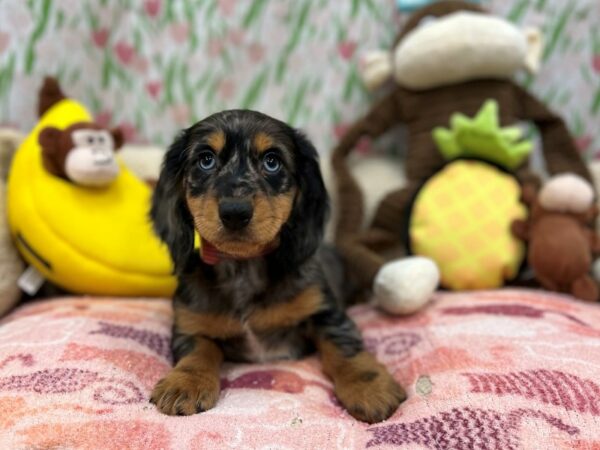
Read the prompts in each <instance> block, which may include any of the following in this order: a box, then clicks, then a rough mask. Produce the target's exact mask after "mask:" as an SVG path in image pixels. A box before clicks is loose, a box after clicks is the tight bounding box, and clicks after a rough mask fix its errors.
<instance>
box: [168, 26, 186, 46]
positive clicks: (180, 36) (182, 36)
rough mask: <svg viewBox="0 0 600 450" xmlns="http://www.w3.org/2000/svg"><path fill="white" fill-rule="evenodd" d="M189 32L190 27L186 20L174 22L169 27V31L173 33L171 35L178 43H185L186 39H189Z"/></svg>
mask: <svg viewBox="0 0 600 450" xmlns="http://www.w3.org/2000/svg"><path fill="white" fill-rule="evenodd" d="M189 32H190V27H189V25H188V24H187V23H184V22H180V23H174V24H173V25H171V26H170V27H169V33H171V37H172V38H173V40H174V41H175V42H177V43H178V44H183V43H184V42H185V41H187V38H188V35H189Z"/></svg>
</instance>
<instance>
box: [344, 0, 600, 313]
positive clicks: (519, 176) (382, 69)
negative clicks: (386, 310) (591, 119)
mask: <svg viewBox="0 0 600 450" xmlns="http://www.w3.org/2000/svg"><path fill="white" fill-rule="evenodd" d="M474 36H477V39H474V38H473V37H474ZM540 41H541V38H540V36H539V35H538V34H535V33H531V32H528V31H523V30H520V29H518V28H517V27H516V26H514V25H512V24H510V23H509V22H508V21H506V20H504V19H502V18H499V17H494V16H492V15H490V14H489V13H487V12H486V11H485V10H484V9H482V8H481V7H479V6H478V5H474V4H473V3H469V2H466V1H440V2H436V3H433V4H432V5H430V6H427V7H425V8H422V9H421V10H419V11H417V12H416V13H415V14H413V15H412V16H411V18H409V20H408V22H407V23H406V25H405V27H404V29H403V30H401V32H400V33H399V35H398V38H397V39H396V42H395V44H394V49H393V51H392V53H391V54H389V53H388V54H387V56H385V54H383V53H381V54H380V55H379V56H378V57H375V58H372V59H371V60H370V61H368V62H367V65H368V66H369V67H367V69H366V72H367V75H368V76H367V77H366V78H368V80H367V82H368V84H370V85H371V87H372V86H375V85H378V84H381V82H382V81H384V80H385V79H386V77H389V76H390V75H391V77H393V81H392V82H393V84H394V86H393V88H392V90H391V91H390V92H389V93H387V94H385V95H383V97H382V98H381V99H380V100H379V101H378V102H377V103H376V104H375V105H374V106H373V107H372V108H371V110H370V111H369V112H368V113H367V114H366V116H365V117H363V118H362V119H360V120H358V121H357V122H356V123H355V124H354V125H353V126H352V127H350V129H349V131H348V132H347V134H346V135H345V136H344V137H343V138H342V139H341V141H340V142H339V144H338V145H337V147H336V148H335V149H334V151H333V155H332V164H333V168H334V171H335V174H336V178H337V190H338V198H339V209H338V222H337V229H336V242H337V245H338V248H339V249H340V251H341V253H342V254H343V255H344V257H345V260H346V261H347V264H348V266H349V267H350V270H352V272H353V274H354V277H355V279H356V280H357V281H358V282H359V283H360V284H361V286H362V287H363V288H365V289H369V288H371V287H372V286H373V283H374V281H375V293H376V295H377V285H378V282H377V277H379V275H381V273H382V271H384V270H385V269H386V266H389V264H386V263H389V262H390V261H393V260H394V259H397V258H401V257H404V256H405V255H406V252H407V251H408V250H409V249H411V247H412V246H413V244H414V242H413V241H411V239H412V238H413V236H414V234H412V232H413V231H412V230H413V229H412V228H411V227H412V226H413V225H414V223H413V222H411V217H413V216H412V212H413V211H412V210H411V208H413V207H414V204H415V203H414V201H415V198H416V197H417V194H418V193H420V192H423V189H422V188H423V187H424V186H425V185H426V184H427V183H428V182H429V181H430V180H432V179H433V177H434V176H438V175H439V174H440V173H441V171H442V169H444V168H446V167H449V165H450V164H451V163H453V162H454V161H457V162H458V161H460V159H461V155H459V156H458V157H457V158H456V159H454V160H449V159H448V158H447V157H446V156H445V155H444V154H443V153H442V151H440V145H439V141H438V140H437V139H436V138H435V137H434V131H435V130H436V129H440V128H443V127H448V126H449V124H450V125H451V124H452V123H453V122H456V123H458V124H460V123H463V122H465V121H466V119H468V120H469V121H471V122H473V123H476V122H477V120H476V118H477V117H478V116H485V113H486V112H487V111H488V110H489V111H493V110H495V111H493V112H494V113H495V117H492V119H491V123H492V124H497V125H498V129H499V132H498V136H499V139H504V138H506V137H508V138H509V139H510V136H514V128H512V127H513V126H514V125H515V124H517V123H519V122H520V121H529V122H531V123H533V124H534V125H535V126H536V127H537V129H538V131H539V133H540V136H541V141H542V146H543V153H544V159H545V163H546V167H547V169H548V171H549V172H550V174H556V173H563V172H572V173H575V174H578V175H580V176H582V177H583V178H585V179H587V180H590V179H591V178H590V175H589V173H588V170H587V168H586V165H585V164H584V162H583V161H582V159H581V157H580V156H579V154H578V151H577V149H576V146H575V144H574V140H573V139H572V137H571V135H570V134H569V132H568V130H567V128H566V126H565V123H564V122H563V120H562V118H561V117H560V116H558V115H557V114H555V113H554V112H552V111H551V110H550V109H549V108H547V107H546V106H545V105H544V104H543V103H542V102H540V101H539V100H537V99H536V98H534V97H533V96H532V95H531V94H530V93H529V92H528V91H527V90H525V89H524V88H522V87H520V86H519V85H517V84H516V83H514V82H513V81H512V75H513V74H514V73H516V72H517V71H518V70H519V69H522V68H529V69H531V70H534V69H535V67H536V63H535V61H536V59H537V58H536V56H539V54H540V49H539V47H540V45H541V44H540ZM369 80H370V82H369ZM486 105H488V106H489V105H491V106H489V107H488V106H486ZM481 113H483V114H481ZM457 115H458V116H459V118H458V119H457V120H456V121H455V120H454V117H456V116H457ZM472 118H473V119H472ZM400 124H404V125H405V126H406V129H407V139H408V142H407V144H408V151H407V154H406V158H405V161H404V165H405V171H406V178H407V184H406V186H405V187H404V188H402V189H399V190H396V191H393V192H391V193H390V194H389V195H387V197H385V198H384V199H383V200H382V202H381V203H380V204H379V207H378V209H377V211H376V214H375V217H374V220H373V222H372V223H371V224H370V226H369V227H368V229H366V230H363V229H361V226H362V225H361V224H362V222H363V217H364V211H363V209H364V207H363V202H362V193H361V189H360V187H359V185H358V183H357V182H356V180H355V178H354V176H353V174H352V173H351V171H350V169H349V167H348V163H347V157H348V155H349V154H350V153H351V152H352V150H353V148H354V147H355V145H356V144H357V143H358V141H359V140H360V139H361V138H364V137H369V138H372V139H375V138H378V137H379V136H381V135H383V134H384V133H386V132H387V131H389V130H391V129H392V128H394V127H395V126H397V125H400ZM450 128H452V126H451V127H450ZM471 137H476V136H474V135H472V136H471ZM470 142H471V143H472V142H473V140H471V141H470ZM488 143H489V142H486V143H484V146H485V144H488ZM499 143H500V144H503V142H501V141H499ZM459 144H461V142H460V141H459ZM462 144H463V146H462V147H461V146H460V145H456V146H455V148H456V150H457V153H460V152H462V157H463V158H464V157H469V151H471V150H473V149H472V148H468V146H466V145H464V144H465V141H462ZM509 144H517V145H518V144H519V142H516V143H515V142H509ZM508 147H510V145H509V146H508ZM452 149H453V150H454V148H452ZM480 149H481V147H480V148H479V149H475V150H480ZM492 162H493V161H492ZM506 172H508V175H509V176H511V177H513V178H514V179H515V180H517V181H518V183H516V184H515V183H513V186H516V188H514V189H512V191H511V192H510V195H511V201H513V202H514V204H515V205H519V192H518V191H519V190H520V184H519V183H523V182H525V181H531V180H535V176H534V175H533V174H532V173H531V172H530V171H529V158H528V157H525V158H524V159H523V160H521V161H519V163H518V164H516V165H514V166H512V167H510V168H509V169H508V170H507V171H506ZM446 179H447V178H446ZM487 186H489V183H479V184H475V185H474V187H473V188H471V187H468V188H465V189H463V192H465V193H477V192H482V193H483V192H485V191H484V190H483V189H484V188H485V187H487ZM454 194H456V195H455V198H458V199H460V198H461V196H460V195H461V192H460V191H458V190H456V191H454ZM513 197H514V200H513V199H512V198H513ZM486 198H488V199H490V201H489V202H488V203H487V204H485V205H483V207H484V208H486V209H488V210H489V208H490V207H491V209H492V210H493V209H494V207H495V206H494V200H491V199H492V196H491V195H488V196H486ZM499 198H506V196H504V197H502V194H500V195H499ZM458 203H460V201H458ZM446 204H447V202H440V205H442V206H445V205H446ZM459 206H460V205H459ZM479 211H481V210H475V209H473V210H471V211H467V213H466V215H470V216H474V217H475V218H477V216H478V214H479ZM513 218H516V217H511V218H508V219H507V221H506V222H507V223H506V226H504V225H503V224H502V226H501V227H498V229H499V230H500V231H499V232H498V233H497V234H494V232H490V233H489V234H486V236H485V238H482V236H477V238H479V241H481V242H482V243H483V244H484V245H487V244H488V243H490V242H494V241H496V239H497V238H498V236H499V234H500V233H501V234H502V236H503V237H506V238H508V239H513V236H512V235H511V233H510V230H509V228H510V223H511V221H512V219H513ZM453 219H454V223H455V228H456V229H460V227H461V224H462V223H463V222H462V219H461V217H457V216H454V217H453ZM472 229H479V227H478V226H474V227H473V228H472ZM442 244H445V242H444V243H442ZM468 245H471V247H474V248H475V249H476V250H477V249H479V247H480V246H479V245H476V240H475V239H473V240H471V241H467V246H468ZM511 245H513V244H512V243H511ZM514 245H519V242H518V240H514ZM412 249H413V250H414V247H412ZM446 250H447V251H446ZM459 250H460V251H462V252H463V253H464V251H465V246H463V247H462V248H460V249H459ZM444 251H445V252H446V257H447V258H450V259H452V257H453V256H452V253H453V252H454V251H455V248H449V249H444ZM415 253H416V254H420V255H424V256H429V255H427V254H423V253H418V252H415ZM514 253H517V252H516V251H515V252H514ZM497 255H498V253H496V254H495V255H493V256H497ZM519 258H521V259H522V258H523V252H522V251H520V255H519ZM432 259H434V261H435V262H436V264H437V265H438V267H440V269H442V266H441V264H440V260H436V259H435V258H433V257H432ZM400 261H402V260H400ZM485 264H486V261H482V264H481V265H480V267H483V268H485ZM513 264H514V265H515V266H516V267H518V265H519V264H518V262H517V263H513ZM495 271H496V272H497V273H503V271H502V267H499V266H496V267H495ZM409 272H410V273H409V274H408V275H407V276H410V277H411V278H412V280H418V279H420V278H421V276H420V275H415V273H413V272H412V271H409ZM419 272H422V271H419ZM429 272H431V271H429ZM431 278H432V279H433V278H434V277H431ZM389 279H398V276H396V275H394V276H390V277H389ZM441 279H442V285H444V272H443V270H442V276H441ZM409 281H410V280H409ZM502 282H503V280H501V281H500V285H501V284H502ZM411 283H412V281H410V283H407V284H408V285H410V284H411ZM427 287H428V288H429V287H430V285H428V286H427ZM447 287H452V286H451V285H450V286H447ZM390 292H392V290H390ZM394 292H396V294H397V295H401V292H400V290H399V289H395V290H394ZM376 300H377V299H376ZM396 300H397V301H404V300H402V299H396ZM396 300H394V301H396ZM394 301H392V303H394ZM413 309H414V308H413Z"/></svg>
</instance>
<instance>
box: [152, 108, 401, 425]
mask: <svg viewBox="0 0 600 450" xmlns="http://www.w3.org/2000/svg"><path fill="white" fill-rule="evenodd" d="M327 212H328V199H327V193H326V191H325V187H324V184H323V180H322V178H321V173H320V170H319V164H318V160H317V153H316V150H315V148H314V147H313V145H312V144H311V143H310V142H309V141H308V140H307V138H306V137H305V136H304V135H303V134H301V133H300V132H298V131H297V130H294V129H292V128H290V127H289V126H288V125H286V124H285V123H283V122H280V121H278V120H275V119H272V118H270V117H268V116H265V115H264V114H260V113H257V112H252V111H242V110H234V111H225V112H222V113H219V114H215V115H213V116H210V117H208V118H207V119H205V120H202V121H201V122H199V123H197V124H196V125H193V126H192V127H190V128H188V129H187V130H185V131H183V132H182V134H181V135H180V136H179V138H178V139H177V140H176V141H175V143H173V145H172V146H171V148H170V149H169V151H168V152H167V154H166V157H165V160H164V163H163V168H162V172H161V175H160V178H159V181H158V184H157V186H156V191H155V194H154V199H153V205H152V211H151V217H152V220H153V221H154V224H155V229H156V231H157V233H158V235H159V236H160V238H161V239H162V240H163V241H164V242H165V243H166V244H167V246H168V247H169V250H170V252H171V255H172V258H173V261H174V265H175V270H176V273H177V276H178V280H179V286H178V288H177V292H176V294H175V299H174V310H175V323H174V327H173V341H172V348H173V355H174V358H175V362H176V365H175V367H174V368H173V369H172V370H171V371H170V372H169V373H168V374H167V375H166V377H165V378H163V379H162V380H161V381H160V382H159V383H158V384H157V385H156V387H155V388H154V391H153V393H152V398H151V401H152V402H153V403H155V404H156V405H157V407H158V409H159V410H160V411H162V412H163V413H166V414H171V415H174V414H178V415H189V414H194V413H197V412H201V411H205V410H207V409H210V408H212V407H213V406H214V405H215V403H216V402H217V399H218V397H219V384H220V382H219V368H220V365H221V363H222V361H223V360H224V359H227V360H232V361H268V360H273V359H285V358H299V357H301V356H303V355H306V354H307V353H309V352H310V351H312V350H313V349H314V348H315V347H316V348H317V350H318V351H319V352H320V355H321V360H322V364H323V369H324V371H325V372H326V374H327V375H328V376H330V377H331V379H332V380H333V383H334V389H335V394H336V396H337V397H338V399H339V401H340V402H341V403H342V404H343V405H344V406H345V407H346V408H347V410H348V411H349V412H350V414H352V415H353V416H354V417H356V418H357V419H360V420H363V421H366V422H378V421H381V420H384V419H386V418H388V417H389V416H390V415H391V414H393V413H394V411H395V410H396V408H397V407H398V405H399V404H400V403H401V402H402V401H403V400H404V398H405V394H404V391H403V390H402V388H401V387H400V386H399V385H398V384H397V383H396V382H395V381H394V379H393V378H392V377H391V376H390V374H389V373H388V371H387V370H386V368H385V367H384V366H383V365H381V364H379V363H378V362H377V361H376V360H375V358H374V357H373V356H372V355H371V354H369V353H367V352H366V351H365V350H364V348H363V344H362V340H361V336H360V334H359V332H358V330H357V328H356V326H355V325H354V323H353V322H352V321H351V320H350V318H349V317H348V316H347V315H346V312H345V310H344V301H345V300H344V291H345V288H344V286H345V283H346V281H347V280H344V274H343V268H342V265H341V262H340V260H339V259H338V258H337V255H336V254H335V253H334V252H333V251H331V250H329V249H327V248H325V247H323V246H322V245H321V243H322V234H323V228H324V222H325V220H326V216H327ZM195 232H197V233H198V234H199V236H200V237H201V240H202V250H201V251H200V252H197V251H194V233H195Z"/></svg>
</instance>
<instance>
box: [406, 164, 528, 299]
mask: <svg viewBox="0 0 600 450" xmlns="http://www.w3.org/2000/svg"><path fill="white" fill-rule="evenodd" d="M520 192H521V189H520V186H519V183H518V182H517V180H516V179H515V178H514V177H513V176H511V175H509V174H507V173H505V172H502V171H501V170H499V169H497V168H496V167H494V166H492V165H490V164H487V163H485V162H481V161H476V160H457V161H454V162H452V163H449V164H448V165H447V166H445V167H444V168H443V169H442V170H441V171H439V172H438V173H437V174H435V175H434V176H433V177H432V178H430V179H429V180H428V181H427V182H426V183H425V185H424V186H423V188H422V189H421V190H420V191H419V193H418V194H417V196H416V198H415V202H414V205H413V208H412V214H411V219H410V225H409V226H410V229H409V235H410V246H411V250H412V252H413V253H414V254H417V255H422V256H428V257H430V258H432V259H433V260H434V261H436V263H437V264H438V266H439V268H440V272H441V284H442V286H443V287H446V288H449V289H454V290H472V289H491V288H497V287H500V286H502V285H503V284H504V282H505V281H507V280H510V279H512V278H514V277H515V276H516V275H517V273H518V270H519V267H520V265H521V263H522V261H523V258H524V255H525V249H524V245H523V244H522V243H521V242H520V241H519V240H518V239H516V238H515V237H514V236H513V235H512V233H511V231H510V226H511V223H512V222H513V220H515V219H523V218H525V217H526V215H527V211H526V209H525V207H524V205H523V204H522V203H521V202H520V200H519V197H520Z"/></svg>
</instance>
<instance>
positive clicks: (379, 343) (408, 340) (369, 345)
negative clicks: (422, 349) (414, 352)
mask: <svg viewBox="0 0 600 450" xmlns="http://www.w3.org/2000/svg"><path fill="white" fill-rule="evenodd" d="M421 340H422V339H421V336H419V335H418V334H417V333H412V332H404V331H403V332H399V333H394V334H390V335H388V336H384V337H381V338H372V337H368V338H365V339H364V343H365V347H366V349H367V350H368V351H370V352H372V353H377V350H378V349H379V348H382V350H383V353H384V354H385V355H389V356H393V357H395V358H399V359H400V360H403V359H406V358H408V357H409V356H410V349H411V348H413V347H414V346H415V345H417V344H418V343H419V342H421Z"/></svg>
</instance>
